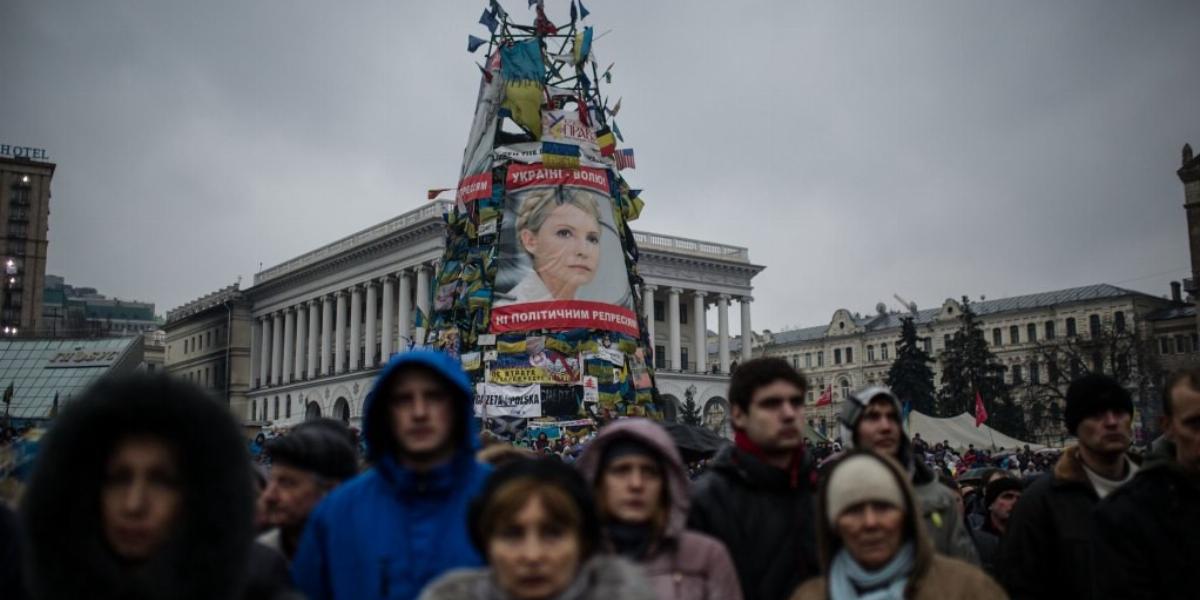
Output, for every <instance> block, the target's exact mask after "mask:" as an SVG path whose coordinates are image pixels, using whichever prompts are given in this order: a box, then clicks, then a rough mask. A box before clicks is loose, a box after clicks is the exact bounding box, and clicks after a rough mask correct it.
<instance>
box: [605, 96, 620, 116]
mask: <svg viewBox="0 0 1200 600" xmlns="http://www.w3.org/2000/svg"><path fill="white" fill-rule="evenodd" d="M621 100H624V98H617V103H616V104H614V105H613V107H612V108H609V109H606V110H608V114H610V115H612V116H614V117H615V116H617V113H619V112H621Z"/></svg>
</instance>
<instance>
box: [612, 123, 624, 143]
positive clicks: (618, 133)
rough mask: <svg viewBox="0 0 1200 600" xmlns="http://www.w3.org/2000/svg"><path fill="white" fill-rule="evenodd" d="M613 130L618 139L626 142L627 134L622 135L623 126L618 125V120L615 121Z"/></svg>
mask: <svg viewBox="0 0 1200 600" xmlns="http://www.w3.org/2000/svg"><path fill="white" fill-rule="evenodd" d="M612 130H613V135H615V136H617V139H618V140H620V141H622V142H624V141H625V136H623V135H621V128H620V127H617V122H616V121H613V126H612Z"/></svg>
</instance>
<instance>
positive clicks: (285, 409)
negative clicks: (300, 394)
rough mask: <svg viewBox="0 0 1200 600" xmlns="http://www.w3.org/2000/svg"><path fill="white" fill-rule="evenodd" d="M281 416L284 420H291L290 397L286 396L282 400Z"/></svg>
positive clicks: (289, 395)
mask: <svg viewBox="0 0 1200 600" xmlns="http://www.w3.org/2000/svg"><path fill="white" fill-rule="evenodd" d="M283 416H284V418H287V419H290V418H292V395H291V394H288V395H287V396H286V397H285V398H284V399H283Z"/></svg>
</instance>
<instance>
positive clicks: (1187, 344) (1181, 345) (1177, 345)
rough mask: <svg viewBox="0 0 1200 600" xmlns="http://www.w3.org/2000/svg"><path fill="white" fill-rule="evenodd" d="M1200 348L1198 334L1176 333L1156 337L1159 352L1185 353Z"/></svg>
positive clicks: (1199, 336)
mask: <svg viewBox="0 0 1200 600" xmlns="http://www.w3.org/2000/svg"><path fill="white" fill-rule="evenodd" d="M1197 350H1200V335H1197V334H1195V333H1193V334H1192V335H1190V336H1188V335H1184V334H1180V335H1176V336H1174V337H1171V336H1163V337H1160V338H1158V353H1159V354H1187V353H1189V352H1196V351H1197Z"/></svg>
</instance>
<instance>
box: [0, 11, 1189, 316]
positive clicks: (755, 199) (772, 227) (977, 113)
mask: <svg viewBox="0 0 1200 600" xmlns="http://www.w3.org/2000/svg"><path fill="white" fill-rule="evenodd" d="M502 4H503V5H504V6H505V7H506V8H507V9H508V11H509V12H510V13H512V14H513V15H514V16H519V17H520V18H528V19H530V20H532V13H530V12H529V11H528V10H527V8H526V4H527V3H526V0H502ZM546 4H547V11H548V12H549V14H550V17H551V19H552V20H555V21H556V22H558V21H563V20H566V13H567V6H568V4H567V2H566V0H546ZM485 5H486V2H485V1H483V0H470V1H467V0H452V1H433V0H424V1H417V0H372V1H361V2H359V1H355V2H338V3H334V2H312V1H296V0H271V1H254V2H247V1H245V0H206V1H204V2H164V1H160V0H145V1H140V2H135V1H128V2H116V1H100V0H98V1H95V2H67V1H47V0H5V2H4V3H3V5H2V6H0V81H2V82H3V84H2V86H0V141H3V142H6V143H12V144H20V145H28V146H36V147H43V148H46V149H47V150H48V151H49V153H50V156H51V159H52V160H53V161H55V162H57V163H58V171H57V174H56V176H55V180H54V185H53V192H54V199H53V201H52V204H51V207H52V208H51V212H52V214H51V219H50V228H51V229H50V250H49V251H50V257H49V272H51V273H56V274H61V275H64V276H66V277H67V280H68V281H69V282H71V283H75V284H83V285H93V286H96V287H98V288H100V289H101V290H102V291H103V292H105V293H108V294H110V295H117V296H120V297H124V298H137V299H144V300H149V301H153V302H155V303H157V305H158V310H159V311H160V312H163V311H165V310H167V309H169V308H172V307H174V306H176V305H178V304H181V303H183V302H186V301H188V300H190V299H192V298H194V297H196V296H199V295H201V294H203V293H206V292H208V291H211V290H213V289H215V288H218V287H221V286H223V285H227V284H229V283H231V282H233V281H234V279H235V278H236V277H237V276H238V275H242V276H243V281H244V282H245V285H248V284H249V282H250V280H251V277H252V275H253V273H254V272H255V271H256V270H258V265H259V263H262V264H263V265H264V266H270V265H273V264H276V263H279V262H281V261H284V260H287V259H288V258H290V257H293V256H295V255H298V254H301V253H303V252H305V251H308V250H311V249H313V248H315V247H317V246H319V245H322V244H325V243H328V242H330V241H333V240H335V239H337V238H340V237H342V236H345V235H348V234H350V233H352V232H354V231H357V230H359V229H362V228H364V227H368V226H370V225H372V224H375V223H378V222H380V221H383V220H385V219H387V218H389V217H391V216H394V215H396V214H399V213H400V212H404V211H406V210H409V209H412V208H415V207H417V206H419V205H420V204H421V203H422V202H424V198H425V195H424V194H425V190H426V189H428V188H432V187H450V186H453V185H454V184H455V183H456V179H457V173H458V169H459V163H460V160H461V157H462V148H463V145H464V143H465V142H466V137H467V132H468V129H469V126H470V121H471V116H472V111H473V107H474V101H475V91H476V88H477V84H478V70H477V69H476V67H475V66H474V65H473V64H472V62H473V61H474V60H477V59H479V58H480V57H479V56H472V55H470V54H468V53H467V52H466V48H465V46H466V38H467V35H468V34H475V35H483V34H484V33H486V30H485V29H484V28H483V27H482V26H481V25H478V24H477V23H476V21H477V19H478V17H479V13H480V12H481V10H482V9H483V7H484V6H485ZM587 7H588V9H589V10H590V11H591V13H592V14H591V16H590V18H589V22H590V24H591V25H593V26H595V27H596V30H597V31H598V32H605V31H607V30H610V29H611V30H612V31H611V33H608V34H607V35H605V36H604V37H603V38H601V39H600V40H599V41H598V42H597V43H596V46H595V48H596V56H597V59H598V61H599V62H600V63H602V66H604V65H607V64H608V63H610V62H614V61H615V62H616V67H615V69H614V78H613V82H612V84H611V85H608V86H605V90H606V92H607V93H608V95H610V96H612V97H613V99H614V100H615V98H616V97H623V98H624V101H623V103H622V110H621V113H620V116H619V118H618V122H619V123H620V126H621V130H622V132H623V133H624V134H625V139H626V142H627V145H628V146H630V147H633V148H634V149H635V150H636V152H637V161H638V168H637V169H636V170H635V171H632V172H630V171H627V172H626V174H627V179H628V180H629V181H630V182H631V183H632V185H633V186H634V187H640V188H645V190H646V192H645V194H644V197H645V198H646V200H647V208H646V211H645V212H644V213H643V216H642V219H641V220H640V221H638V222H636V223H635V224H634V226H635V228H638V229H643V230H649V231H657V232H662V233H669V234H675V235H682V236H688V237H695V238H701V239H707V240H713V241H719V242H725V243H730V244H737V245H744V246H747V247H749V248H750V256H751V259H752V260H753V261H754V262H755V263H757V264H761V265H765V266H766V267H767V269H766V271H764V272H763V274H762V275H760V276H759V277H758V278H757V279H756V280H755V287H756V290H755V296H756V304H755V310H754V326H755V328H756V329H761V328H770V329H773V330H779V329H782V328H784V327H787V326H797V325H817V324H822V323H825V322H826V321H827V320H828V318H829V317H830V316H831V315H832V313H833V311H834V310H835V309H837V308H839V307H845V308H849V309H850V310H852V311H862V312H869V311H871V310H872V307H873V306H874V305H875V303H876V302H879V301H885V302H887V303H888V304H889V305H890V306H893V307H896V306H897V303H896V302H895V301H894V300H893V299H892V294H893V293H894V292H897V293H899V294H901V295H902V296H905V297H907V298H909V299H911V300H915V301H916V302H917V303H918V304H919V305H920V306H922V307H931V306H935V305H938V304H940V303H941V301H942V300H943V299H945V298H946V297H948V296H959V295H961V294H964V293H965V294H969V295H971V296H973V297H978V296H979V295H981V294H986V295H987V296H988V297H989V298H998V297H1002V296H1007V295H1016V294H1022V293H1030V292H1037V291H1045V290H1050V289H1057V288H1064V287H1071V286H1077V285H1085V284H1090V283H1100V282H1107V283H1113V284H1117V285H1122V286H1125V287H1129V288H1133V289H1139V290H1144V291H1148V292H1150V293H1154V294H1157V295H1162V294H1164V293H1165V292H1166V291H1167V282H1168V281H1169V280H1170V279H1172V278H1180V277H1184V276H1186V271H1187V268H1188V264H1189V262H1188V255H1187V239H1186V235H1187V229H1186V224H1185V220H1184V212H1183V210H1182V208H1181V204H1182V201H1183V192H1182V186H1181V184H1180V183H1179V181H1178V179H1177V178H1176V176H1175V173H1174V172H1175V169H1177V168H1178V166H1179V161H1180V148H1181V147H1182V145H1183V143H1184V142H1187V141H1190V142H1192V143H1193V145H1197V144H1200V110H1198V107H1200V76H1197V73H1198V72H1200V63H1198V59H1197V57H1200V36H1198V35H1197V33H1196V32H1197V31H1200V2H1196V1H1195V0H1173V1H1167V0H1163V1H1158V0H1154V1H1144V2H1124V1H1115V0H1114V1H1107V2H1083V1H1059V2H1044V1H1040V0H1036V1H1034V0H1030V1H1000V2H998V1H994V0H993V1H977V2H968V1H964V0H941V1H914V2H888V1H884V0H878V1H873V2H864V1H846V0H828V1H824V2H793V1H783V0H779V1H773V2H762V1H743V0H724V1H721V2H717V1H711V0H703V1H700V0H697V1H690V2H676V1H670V2H668V1H654V2H648V1H645V0H587ZM480 54H482V51H480ZM710 317H711V320H713V321H715V316H713V315H710ZM735 321H736V319H735ZM710 326H711V324H710ZM735 330H736V324H735Z"/></svg>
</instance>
